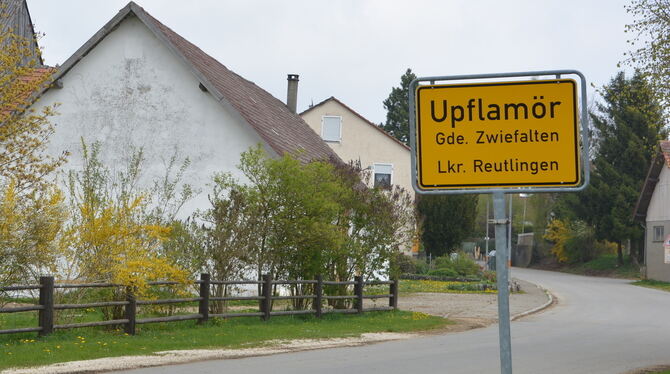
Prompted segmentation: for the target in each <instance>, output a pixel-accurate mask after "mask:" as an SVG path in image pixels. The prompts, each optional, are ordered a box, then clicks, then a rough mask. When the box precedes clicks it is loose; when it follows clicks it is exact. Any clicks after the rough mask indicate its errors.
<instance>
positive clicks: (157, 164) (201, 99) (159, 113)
mask: <svg viewBox="0 0 670 374" xmlns="http://www.w3.org/2000/svg"><path fill="white" fill-rule="evenodd" d="M61 80H62V82H63V87H62V88H61V89H57V88H52V89H50V90H49V91H47V92H46V93H45V95H43V97H42V98H41V99H40V100H39V102H38V103H37V104H36V106H39V105H50V104H53V103H60V106H59V107H58V112H59V115H57V116H56V117H54V118H53V120H52V122H53V123H54V124H55V125H56V131H55V134H54V135H53V137H52V138H51V144H50V152H51V153H53V154H59V153H60V152H62V151H63V150H67V151H69V152H71V156H70V158H69V162H68V164H67V165H66V167H65V170H68V169H75V170H80V169H81V165H82V155H81V141H80V138H82V137H83V139H84V141H85V142H86V143H92V142H93V141H100V142H101V143H102V152H101V156H102V157H101V158H102V160H103V162H104V163H105V165H107V166H108V167H110V168H111V169H112V170H114V169H115V168H119V167H121V166H123V165H126V163H127V160H128V158H129V156H130V155H131V154H132V152H133V149H134V148H135V149H136V148H140V147H141V148H142V149H143V150H144V154H145V157H146V162H145V164H144V165H145V167H144V178H143V180H142V183H143V184H144V185H148V184H149V183H151V181H152V180H153V179H155V178H160V177H162V176H163V175H164V174H165V170H166V167H167V163H168V161H169V160H170V158H171V156H172V155H173V154H174V152H175V151H176V152H177V153H178V154H179V156H180V157H181V158H182V159H183V158H184V157H188V158H189V159H190V160H191V166H190V167H189V169H188V171H187V175H186V177H185V178H184V180H185V182H187V183H189V184H191V185H192V186H194V187H195V188H198V189H201V190H202V192H201V193H200V194H199V195H198V196H197V197H196V198H195V199H193V200H192V201H190V202H189V203H187V205H185V206H184V208H183V209H182V212H181V213H182V214H181V215H182V216H184V215H187V214H190V213H191V212H192V211H194V210H195V209H205V208H207V207H208V206H209V202H208V200H207V191H209V189H208V187H207V184H208V183H210V180H211V176H212V175H213V174H214V173H215V172H222V171H224V172H231V173H232V174H233V175H234V176H236V177H240V178H241V173H240V172H239V170H238V169H237V168H236V165H237V164H238V163H239V157H240V153H241V152H243V151H245V150H247V149H248V148H249V147H251V146H254V145H256V144H259V143H262V140H261V138H260V137H259V136H258V134H257V133H256V132H255V131H253V129H252V128H251V127H249V125H247V124H246V123H244V122H243V120H242V119H241V118H240V117H239V115H237V114H236V113H231V112H230V111H229V110H228V109H226V108H224V107H223V106H222V105H221V104H219V103H218V102H217V101H216V99H215V98H214V97H213V96H212V95H211V94H209V93H207V92H203V91H202V90H200V88H199V87H198V85H199V83H200V82H199V81H198V80H197V78H196V77H195V75H194V74H193V73H192V72H191V70H190V68H189V67H188V66H187V65H186V63H185V62H183V61H181V59H179V58H178V57H177V56H176V55H175V54H173V53H172V52H171V51H170V50H169V49H168V48H167V47H166V46H165V45H164V44H163V43H162V42H161V41H159V40H158V39H157V38H156V37H155V36H154V35H153V34H152V33H151V31H150V30H149V29H147V28H146V26H144V24H143V23H142V22H140V21H139V20H138V19H137V18H136V17H129V18H127V19H126V20H124V21H123V22H122V23H121V24H120V25H119V27H118V28H117V29H115V30H114V31H112V32H111V33H110V34H109V35H108V36H107V37H105V38H104V39H103V40H102V41H101V42H100V43H99V44H98V45H97V46H96V47H95V48H93V49H92V50H91V51H90V53H89V54H87V55H86V56H84V57H83V58H82V59H81V61H79V62H78V63H77V64H75V65H74V67H73V68H72V69H71V70H70V71H69V72H68V73H67V74H65V75H64V76H63V77H62V79H61ZM268 152H270V154H272V155H273V154H274V152H272V151H271V150H268Z"/></svg>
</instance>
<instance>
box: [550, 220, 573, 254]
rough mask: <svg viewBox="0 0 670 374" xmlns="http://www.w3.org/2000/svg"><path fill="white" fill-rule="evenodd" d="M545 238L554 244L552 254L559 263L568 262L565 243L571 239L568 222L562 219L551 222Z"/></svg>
mask: <svg viewBox="0 0 670 374" xmlns="http://www.w3.org/2000/svg"><path fill="white" fill-rule="evenodd" d="M544 238H545V239H547V240H549V241H551V242H553V243H554V247H553V248H552V249H551V253H552V254H553V255H554V256H556V259H557V260H558V262H567V261H568V255H567V254H566V251H565V243H566V242H567V241H568V239H570V229H569V227H568V225H567V224H566V222H565V221H562V220H560V219H554V220H552V221H551V222H549V225H547V231H546V233H545V234H544Z"/></svg>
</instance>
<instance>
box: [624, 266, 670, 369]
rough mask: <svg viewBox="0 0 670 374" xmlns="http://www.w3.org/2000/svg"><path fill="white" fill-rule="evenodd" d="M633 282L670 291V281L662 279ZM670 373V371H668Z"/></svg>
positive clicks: (637, 284)
mask: <svg viewBox="0 0 670 374" xmlns="http://www.w3.org/2000/svg"><path fill="white" fill-rule="evenodd" d="M633 284H634V285H636V286H642V287H648V288H655V289H657V290H663V291H668V292H670V282H661V281H655V280H651V279H645V280H639V281H636V282H633ZM668 373H670V372H668Z"/></svg>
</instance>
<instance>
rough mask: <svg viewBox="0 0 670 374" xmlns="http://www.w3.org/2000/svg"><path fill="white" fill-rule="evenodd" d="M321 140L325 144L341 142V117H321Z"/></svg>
mask: <svg viewBox="0 0 670 374" xmlns="http://www.w3.org/2000/svg"><path fill="white" fill-rule="evenodd" d="M321 139H323V140H324V141H327V142H340V141H342V117H340V116H323V117H321Z"/></svg>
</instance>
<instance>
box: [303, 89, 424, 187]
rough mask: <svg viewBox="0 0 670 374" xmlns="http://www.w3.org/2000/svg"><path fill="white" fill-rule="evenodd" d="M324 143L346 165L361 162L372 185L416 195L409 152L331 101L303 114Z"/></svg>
mask: <svg viewBox="0 0 670 374" xmlns="http://www.w3.org/2000/svg"><path fill="white" fill-rule="evenodd" d="M300 116H301V117H302V118H303V119H304V120H305V122H307V124H308V125H309V127H311V128H312V130H314V131H315V132H316V133H317V134H318V135H319V136H321V139H323V140H324V141H325V142H326V143H327V144H328V145H329V146H330V148H332V150H333V151H335V153H337V154H338V155H339V156H340V158H341V159H342V160H343V161H345V162H350V161H354V162H360V164H361V167H362V168H364V169H365V168H368V170H370V172H371V178H370V181H369V185H370V186H371V187H372V186H390V185H392V184H394V185H398V186H400V187H402V188H404V189H405V190H407V192H409V193H411V194H413V193H414V190H413V189H412V180H411V174H410V160H411V157H410V148H409V147H408V146H406V145H405V144H403V143H402V142H400V141H399V140H398V139H396V138H394V137H393V136H391V135H389V134H388V133H386V132H385V131H384V130H382V129H381V127H379V126H377V125H375V124H374V123H372V122H370V121H368V120H367V119H365V118H364V117H363V116H361V115H360V114H358V113H357V112H356V111H354V110H353V109H351V108H350V107H348V106H347V105H345V104H344V103H342V102H341V101H340V100H338V99H336V98H334V97H330V98H328V99H326V100H324V101H322V102H320V103H318V104H316V105H314V106H312V107H311V108H309V109H307V110H305V111H304V112H302V113H300Z"/></svg>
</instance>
